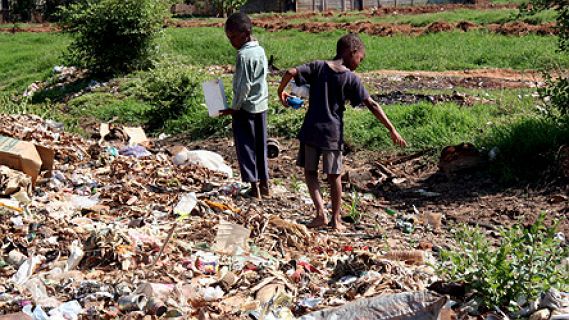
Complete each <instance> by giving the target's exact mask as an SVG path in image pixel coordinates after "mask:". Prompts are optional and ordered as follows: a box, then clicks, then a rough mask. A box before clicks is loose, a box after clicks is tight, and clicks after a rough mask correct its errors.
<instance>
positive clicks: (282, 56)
mask: <svg viewBox="0 0 569 320" xmlns="http://www.w3.org/2000/svg"><path fill="white" fill-rule="evenodd" d="M398 18H399V17H398ZM448 18H449V17H448V16H447V17H445V19H448ZM255 33H256V37H257V38H258V39H259V40H260V42H261V44H262V45H263V46H264V47H265V49H266V51H267V54H268V55H269V56H270V55H274V56H275V58H276V62H275V64H276V65H277V66H278V67H280V68H283V69H284V68H287V67H292V66H295V65H298V64H301V63H304V62H307V61H310V60H314V59H328V58H331V57H332V56H333V54H334V49H335V43H336V41H337V39H338V38H339V37H340V36H341V35H342V34H343V32H342V31H337V32H328V33H319V34H310V33H302V32H299V31H280V32H274V33H269V32H266V31H264V30H258V29H256V30H255ZM362 39H363V40H364V42H365V43H366V47H367V56H366V59H365V61H364V63H363V64H362V65H361V67H360V69H359V70H358V71H360V72H366V71H372V70H377V69H398V70H437V71H443V70H462V69H471V68H512V69H518V70H523V69H539V68H549V67H553V66H560V67H562V68H568V67H569V57H568V56H567V55H563V54H560V53H558V52H557V51H556V48H557V40H556V38H555V37H544V36H536V35H529V36H523V37H510V36H503V35H498V34H493V33H487V32H482V31H472V32H466V33H464V32H446V33H435V34H428V35H424V36H418V37H409V36H393V37H374V36H368V35H362ZM69 42H70V38H69V37H68V36H66V35H62V34H57V33H42V34H32V33H19V34H1V33H0V43H2V45H0V111H1V112H9V113H35V114H39V115H40V116H43V117H48V118H53V119H55V120H58V121H63V122H64V123H65V124H66V126H67V128H68V129H69V130H72V131H76V132H81V130H82V121H83V119H85V118H90V119H94V120H97V121H108V120H110V119H113V118H115V119H116V121H117V122H121V123H130V124H136V125H145V124H148V123H149V122H150V121H151V120H152V119H151V118H150V116H149V113H148V112H149V110H152V109H153V108H156V104H154V102H152V101H145V100H142V99H140V98H139V97H138V96H137V95H136V94H133V93H132V92H131V91H129V89H128V88H129V86H131V85H130V84H132V83H144V82H145V81H146V79H148V78H149V77H150V76H151V75H152V73H154V72H156V71H155V70H150V71H146V72H139V73H136V74H131V75H127V76H125V77H124V78H122V79H119V82H120V90H119V94H110V93H105V92H100V93H90V94H86V95H83V96H81V97H79V98H75V99H72V100H71V101H69V102H66V103H61V102H58V101H59V100H57V92H56V94H55V95H54V96H50V95H46V96H45V97H52V98H53V97H55V98H56V100H55V101H48V100H47V101H44V100H41V101H43V102H36V103H31V102H30V101H24V102H14V101H12V99H11V98H10V96H12V95H14V94H15V93H17V94H21V93H22V92H23V90H24V89H25V88H26V87H27V86H28V85H29V84H30V83H32V82H34V81H41V80H44V79H46V77H47V76H48V75H49V74H50V72H51V69H52V68H53V66H54V65H57V64H61V63H62V59H61V57H62V54H63V52H64V49H65V47H66V45H67V44H68V43H69ZM160 49H161V52H162V54H163V58H162V60H169V61H172V63H171V64H170V65H171V66H170V67H171V68H173V69H172V70H170V74H173V75H176V74H181V72H190V73H192V72H194V73H195V70H196V69H195V67H189V66H197V67H198V68H201V69H198V70H205V69H207V67H208V66H210V65H225V64H233V63H234V59H235V50H234V49H233V48H232V47H231V46H230V45H229V43H228V41H227V39H226V38H225V35H224V32H223V30H221V29H220V28H192V29H166V31H165V37H163V38H162V40H161V42H160ZM205 74H206V73H205V71H204V72H199V74H198V75H197V79H198V80H197V81H201V80H202V79H204V78H206V76H205ZM207 77H209V78H211V77H212V76H207ZM223 79H224V82H225V83H226V85H227V88H230V81H231V76H230V75H224V76H223ZM270 80H271V83H272V85H271V87H270V92H271V95H270V107H271V115H270V117H269V119H270V123H269V131H270V134H271V135H272V136H286V137H290V138H293V137H294V136H295V135H296V132H298V128H299V127H300V124H301V123H302V119H303V111H292V110H288V109H283V108H282V107H281V106H280V105H279V103H278V101H277V98H276V93H275V91H276V85H275V83H276V81H278V80H279V79H278V77H271V78H270ZM228 91H229V90H228ZM532 91H533V90H530V89H524V90H498V91H488V90H486V91H484V94H485V95H489V96H488V98H490V99H494V100H495V101H496V102H495V103H493V104H484V105H482V104H479V105H475V106H473V107H469V108H464V107H460V106H458V105H455V104H452V103H446V104H440V105H431V104H426V103H420V104H415V105H410V106H401V105H393V106H386V107H385V110H386V113H387V114H388V115H389V117H390V118H391V119H392V121H393V122H394V124H395V125H396V126H397V127H398V129H399V130H400V132H401V134H402V135H403V136H404V137H405V138H406V139H407V140H408V142H409V143H410V147H409V148H408V149H407V152H413V151H418V150H424V149H429V148H439V147H442V146H445V145H449V144H456V143H460V142H463V141H469V142H473V143H475V144H476V145H478V146H481V147H486V148H491V147H492V146H496V145H499V146H501V148H503V149H504V150H508V152H509V153H510V154H517V156H519V157H524V156H525V155H526V154H527V152H526V151H527V150H531V148H535V147H536V146H539V145H545V146H547V145H548V144H547V143H545V144H544V141H548V140H547V139H548V138H551V139H552V140H551V141H565V140H569V137H568V135H569V133H568V131H567V130H564V129H559V127H558V126H556V124H555V123H550V122H548V121H549V120H547V119H544V118H541V116H539V115H538V112H537V111H536V110H537V109H536V108H535V107H534V106H535V104H536V103H537V101H536V100H535V98H531V97H528V96H529V93H531V92H532ZM228 93H229V92H228ZM471 93H474V94H476V92H471ZM230 96H231V94H230V93H229V97H230ZM520 97H522V98H520ZM34 101H40V100H38V99H34ZM197 101H198V102H199V101H203V97H201V92H200V93H199V95H198V97H197ZM164 120H165V121H164V126H163V127H162V128H161V129H159V130H157V131H155V132H149V134H154V133H160V132H170V133H179V132H184V133H187V134H189V135H190V136H191V137H193V138H205V137H208V136H210V135H211V134H213V133H216V134H217V135H228V134H229V127H228V125H229V118H221V119H211V118H209V117H208V116H207V113H206V110H205V108H204V107H203V106H202V105H201V103H194V104H192V105H191V106H190V107H189V108H188V109H187V110H186V111H185V113H184V114H183V115H182V116H180V117H178V118H173V119H164ZM345 123H346V140H347V141H348V142H349V143H350V144H351V145H352V146H354V147H355V148H369V149H375V150H385V151H388V152H390V151H394V150H395V148H394V147H393V146H392V145H391V142H390V141H389V137H388V135H387V132H386V130H385V129H384V128H383V127H382V126H381V124H379V122H377V121H376V120H375V119H374V118H373V116H372V115H371V113H370V112H368V111H367V110H363V109H349V110H348V111H347V113H346V116H345ZM544 127H547V128H548V130H547V131H545V133H544V134H536V133H534V130H539V132H541V131H543V128H544ZM552 143H553V142H552ZM516 145H520V146H523V148H518V149H516ZM524 150H525V151H524ZM516 152H517V153H516Z"/></svg>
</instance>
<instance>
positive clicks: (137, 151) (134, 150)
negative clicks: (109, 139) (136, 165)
mask: <svg viewBox="0 0 569 320" xmlns="http://www.w3.org/2000/svg"><path fill="white" fill-rule="evenodd" d="M119 154H120V155H123V156H127V157H135V158H144V157H148V156H151V155H152V153H150V152H148V150H146V148H145V147H143V146H141V145H131V146H125V147H122V148H121V149H120V150H119Z"/></svg>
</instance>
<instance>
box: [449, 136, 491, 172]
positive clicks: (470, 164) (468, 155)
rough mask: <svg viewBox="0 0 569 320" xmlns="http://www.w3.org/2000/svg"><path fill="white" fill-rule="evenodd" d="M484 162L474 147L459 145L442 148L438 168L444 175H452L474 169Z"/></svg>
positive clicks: (468, 144)
mask: <svg viewBox="0 0 569 320" xmlns="http://www.w3.org/2000/svg"><path fill="white" fill-rule="evenodd" d="M485 162H486V159H484V158H483V157H482V154H481V153H480V151H478V149H477V148H476V147H475V146H474V145H472V144H470V143H461V144H459V145H456V146H448V147H445V148H443V150H442V151H441V156H440V160H439V164H438V166H439V169H440V170H441V171H442V172H444V173H445V174H452V173H456V172H459V171H463V170H469V169H473V168H476V167H478V166H481V165H483V164H484V163H485Z"/></svg>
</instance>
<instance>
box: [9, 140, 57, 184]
mask: <svg viewBox="0 0 569 320" xmlns="http://www.w3.org/2000/svg"><path fill="white" fill-rule="evenodd" d="M54 156H55V153H54V151H53V150H50V149H48V148H45V147H42V146H39V145H34V144H33V143H30V142H27V141H22V140H18V139H13V138H10V137H5V136H2V135H0V164H1V165H5V166H8V167H9V168H11V169H14V170H20V171H22V172H24V173H25V174H27V175H28V176H30V177H31V178H32V184H35V182H36V180H37V178H38V175H39V173H40V169H43V170H51V169H52V167H53V159H54Z"/></svg>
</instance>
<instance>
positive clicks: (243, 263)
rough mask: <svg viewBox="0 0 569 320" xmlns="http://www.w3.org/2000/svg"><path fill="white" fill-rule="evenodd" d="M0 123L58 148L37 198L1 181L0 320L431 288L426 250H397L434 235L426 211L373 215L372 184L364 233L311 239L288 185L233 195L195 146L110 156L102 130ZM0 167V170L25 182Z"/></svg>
mask: <svg viewBox="0 0 569 320" xmlns="http://www.w3.org/2000/svg"><path fill="white" fill-rule="evenodd" d="M0 119H1V120H2V121H3V122H2V123H5V124H6V125H5V126H2V128H0V134H2V135H5V136H11V137H14V139H18V140H17V141H30V143H32V146H34V145H35V144H41V145H42V146H45V148H47V149H49V150H53V151H54V153H55V154H56V156H55V157H54V158H53V170H52V171H51V174H49V172H45V173H44V172H40V175H39V176H38V177H37V180H36V185H35V187H34V189H33V192H29V193H28V192H27V191H26V192H23V193H24V194H26V195H27V196H26V197H24V196H22V195H21V191H23V190H24V189H25V188H30V191H31V187H27V185H26V183H23V184H21V183H13V182H11V183H10V186H12V185H17V186H18V187H17V188H19V189H18V190H17V188H16V187H14V188H12V187H11V188H8V190H10V192H12V190H13V191H15V192H13V193H11V194H10V195H9V196H11V197H12V198H11V199H5V198H0V218H3V219H4V223H3V224H0V226H3V227H1V229H2V232H4V234H6V235H7V236H6V237H4V238H3V239H2V244H3V248H4V253H3V255H2V257H0V265H1V266H2V267H1V268H0V271H1V272H2V274H3V277H0V278H2V279H3V280H0V289H1V290H0V313H6V314H14V313H17V312H25V313H26V314H27V315H29V316H30V317H32V318H35V319H54V320H55V319H59V320H60V319H62V318H63V319H77V318H83V317H89V318H94V319H95V318H96V319H99V318H100V319H118V318H121V319H122V318H125V319H129V318H144V317H147V318H149V317H163V318H165V317H170V316H176V317H178V318H192V317H198V318H200V317H201V318H202V319H208V317H209V318H210V319H215V318H218V319H225V318H232V317H235V318H237V317H239V318H243V317H249V318H256V319H295V315H296V316H302V315H303V314H306V313H307V312H312V311H316V310H320V309H323V310H326V309H327V308H330V307H333V306H341V305H343V304H346V303H349V302H350V301H358V300H361V299H365V298H370V297H375V296H378V295H384V296H388V295H391V294H396V293H402V292H414V291H420V290H424V289H425V288H427V287H428V286H429V285H430V284H431V283H432V282H434V281H435V280H438V279H437V277H436V276H435V274H434V271H433V270H432V268H431V267H429V264H428V263H427V262H428V261H430V259H431V258H432V259H435V257H434V256H433V257H431V255H430V254H428V253H427V252H424V251H422V250H416V251H415V250H410V248H415V249H416V248H417V246H416V245H412V246H410V247H407V246H399V244H400V243H398V242H399V240H400V239H402V238H405V237H408V238H413V241H415V239H416V238H420V237H422V236H424V235H427V236H428V235H432V234H429V232H430V231H431V230H430V228H431V227H430V226H431V225H430V224H429V222H428V221H427V220H428V219H427V218H428V217H427V216H426V215H425V214H417V213H414V214H409V215H407V214H406V212H403V211H401V212H393V216H394V217H393V218H392V217H389V216H387V215H389V213H388V214H387V215H385V214H382V213H381V210H382V208H385V207H384V204H383V203H381V202H382V201H383V200H382V197H381V195H378V194H376V193H375V192H372V191H371V190H370V191H368V192H362V194H363V195H362V196H361V197H360V200H359V201H360V205H359V206H360V207H361V209H362V212H364V210H365V212H366V214H365V217H364V218H362V219H361V223H360V224H359V225H358V226H357V227H359V228H362V229H361V232H360V230H359V229H356V228H355V226H349V229H350V232H346V233H333V232H331V231H321V230H314V231H312V230H309V229H308V228H307V227H306V226H305V225H304V224H301V223H299V221H302V220H304V218H306V217H307V213H308V210H309V208H310V205H311V202H310V200H309V197H308V193H307V191H306V190H305V189H303V188H301V187H299V188H298V189H297V188H296V187H295V186H294V181H293V179H292V178H291V179H288V180H286V179H282V180H283V181H277V179H275V181H274V197H273V198H271V199H270V200H266V201H264V202H263V203H262V204H261V203H257V202H255V201H251V200H250V199H248V198H246V197H242V196H241V195H242V193H243V192H244V191H245V188H246V184H244V183H241V182H238V180H237V179H235V178H234V177H233V176H232V171H231V168H230V167H229V166H227V164H225V163H224V161H223V157H222V156H221V155H220V154H217V153H215V152H206V151H205V150H203V149H204V147H207V146H199V147H200V148H201V149H202V150H198V151H197V154H198V155H199V156H198V157H194V155H193V153H194V151H189V150H188V149H187V148H185V147H183V148H177V149H176V150H174V148H172V147H171V146H170V145H168V143H172V144H173V143H174V142H169V139H166V140H164V141H160V142H157V141H156V140H152V141H147V142H145V143H143V144H142V146H143V147H144V148H147V149H145V150H146V151H150V150H151V152H149V154H148V155H146V156H144V157H140V158H137V157H135V156H136V155H135V156H124V155H121V154H120V153H121V151H120V150H123V151H124V150H127V149H125V148H126V147H128V150H135V148H136V144H130V143H129V140H131V138H132V137H131V135H132V134H129V133H127V132H128V130H126V131H125V128H123V127H120V126H117V125H114V124H112V123H110V124H107V126H104V125H102V126H99V125H95V126H94V129H95V130H96V131H100V132H99V135H98V136H93V138H91V139H84V138H82V137H79V136H76V135H72V134H69V133H66V132H65V131H64V130H63V128H62V127H61V126H60V125H58V124H55V123H53V122H48V121H44V120H42V119H41V118H38V117H35V116H9V115H0ZM223 146H225V144H224V145H223ZM34 149H35V147H34ZM212 150H219V149H215V148H212ZM289 152H290V150H289V147H288V145H287V144H283V145H282V146H281V149H280V151H279V155H278V157H276V158H274V160H271V161H274V162H273V163H274V164H276V166H277V168H275V171H278V170H280V169H282V168H278V166H280V165H281V164H282V163H287V162H291V161H290V160H291V159H290V157H289ZM122 153H123V154H125V153H124V152H122ZM221 154H225V153H221ZM196 159H197V160H196ZM210 160H212V161H211V162H213V164H209V165H208V163H207V161H210ZM208 166H209V168H208ZM374 169H377V168H376V166H375V165H373V166H370V170H374ZM385 169H386V170H391V165H390V168H389V169H387V168H385ZM4 170H6V169H4ZM8 170H9V171H8ZM8 170H6V171H0V172H9V174H8V175H9V176H10V177H11V175H12V174H14V173H15V174H16V175H17V176H20V177H24V178H25V179H28V181H31V177H28V176H27V175H25V174H23V173H22V172H19V170H15V169H8ZM377 170H380V169H377ZM382 170H383V169H382ZM382 170H380V171H381V172H383V173H382V175H383V176H386V175H388V173H385V172H384V171H385V170H383V171H382ZM354 171H357V170H354ZM391 171H395V170H391ZM283 173H284V174H286V175H288V174H289V171H283V172H281V173H280V174H283ZM367 173H369V172H366V174H365V175H364V174H362V175H359V176H357V178H361V184H362V185H363V186H364V187H365V186H366V184H367V182H369V181H367V182H366V179H377V175H376V174H375V173H373V172H372V174H369V175H368V174H367ZM392 174H394V176H396V174H397V173H396V172H392ZM4 177H6V175H4V176H2V175H1V174H0V186H1V187H0V192H2V191H3V190H7V188H5V187H4V185H3V184H2V183H3V182H2V181H12V180H11V178H10V179H7V180H2V179H4ZM354 177H356V176H354ZM370 181H371V180H370ZM375 182H377V180H374V181H373V183H375ZM297 187H298V186H297ZM437 191H438V190H437ZM2 196H8V195H2ZM394 205H395V204H394ZM397 208H398V209H399V208H400V206H398V207H397ZM425 211H426V212H429V211H427V210H425ZM386 212H389V211H386ZM433 212H435V211H433ZM407 216H409V217H408V218H411V217H412V219H411V221H413V226H414V227H416V228H417V230H415V231H414V234H413V235H403V234H402V233H401V232H399V231H396V230H393V225H394V224H395V223H396V220H397V219H399V218H404V217H407ZM435 218H436V217H435ZM435 220H436V219H435ZM420 221H422V222H423V223H426V224H427V227H428V228H427V227H425V228H423V227H422V225H421V223H420ZM373 224H375V226H374V225H373ZM383 225H386V226H389V227H386V228H383V227H382V226H383ZM376 226H378V227H377V228H376ZM432 227H433V228H434V226H432ZM354 231H355V232H354ZM382 239H385V240H387V241H388V243H387V244H388V245H389V248H390V249H389V251H386V250H387V248H386V247H385V249H384V246H383V244H382V243H381V242H382ZM429 240H430V241H431V242H434V241H436V240H431V239H429ZM441 241H443V240H441ZM391 242H395V244H392V243H391ZM437 245H440V243H439V242H437ZM421 249H423V247H421ZM425 250H429V249H425ZM433 251H434V250H433Z"/></svg>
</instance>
